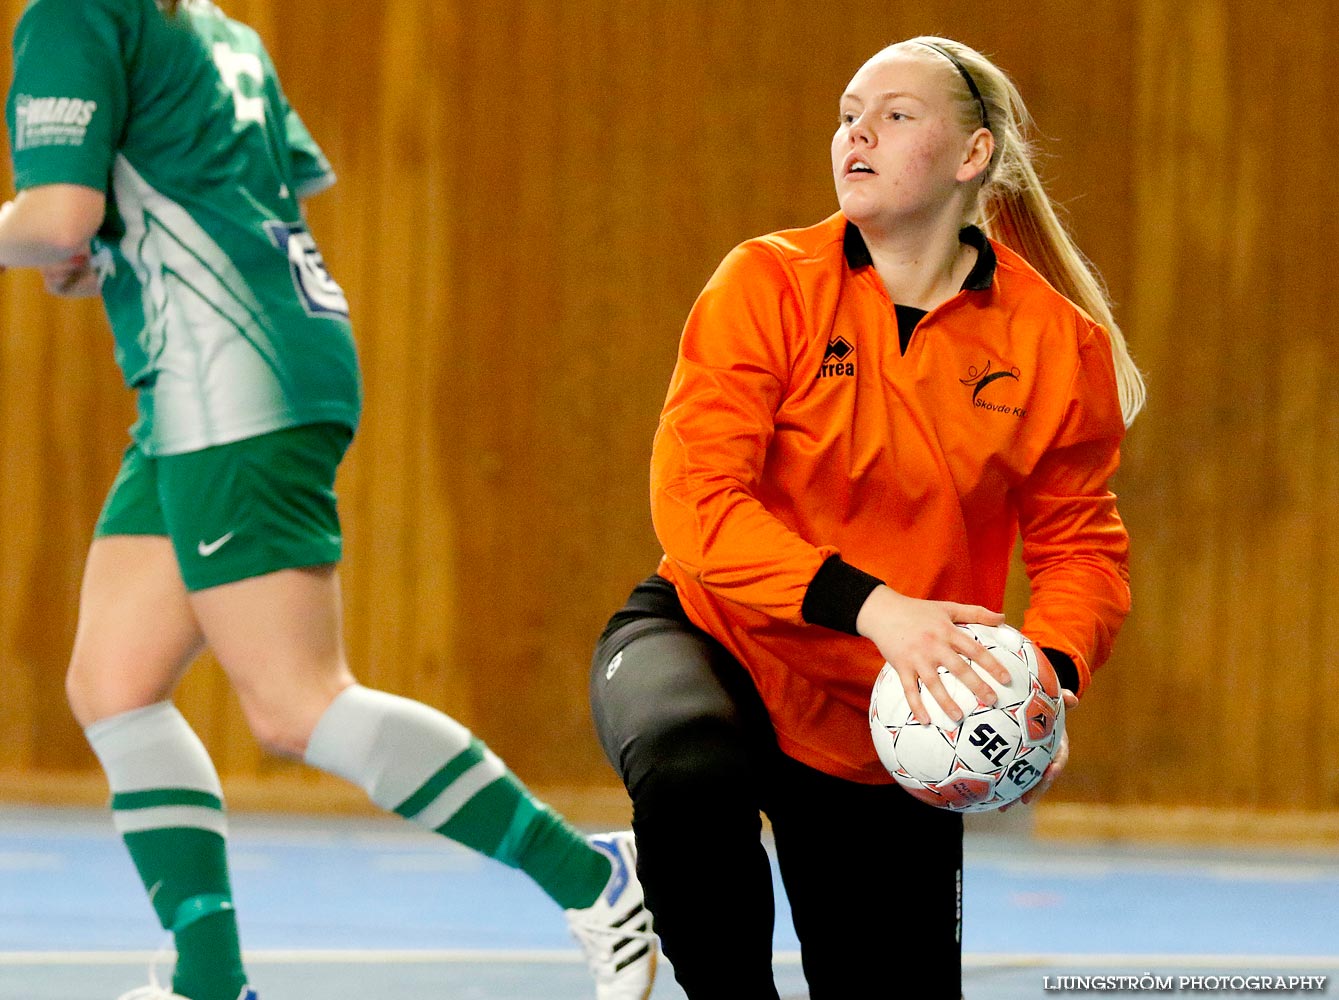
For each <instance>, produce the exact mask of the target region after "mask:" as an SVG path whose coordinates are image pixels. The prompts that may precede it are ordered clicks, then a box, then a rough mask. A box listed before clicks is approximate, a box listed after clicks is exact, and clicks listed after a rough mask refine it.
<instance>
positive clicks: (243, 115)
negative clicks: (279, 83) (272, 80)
mask: <svg viewBox="0 0 1339 1000" xmlns="http://www.w3.org/2000/svg"><path fill="white" fill-rule="evenodd" d="M213 55H214V65H215V66H217V67H218V68H219V75H220V76H222V77H223V82H224V83H225V84H227V87H228V89H229V90H231V91H232V101H233V105H234V107H235V108H236V109H237V120H238V121H239V122H259V123H260V124H261V125H264V124H265V99H264V98H263V97H248V96H247V95H246V94H244V93H242V86H241V83H242V77H244V76H245V77H249V78H250V79H252V80H255V81H256V86H257V87H259V86H260V85H261V84H262V83H264V82H265V68H264V67H263V66H261V64H260V56H257V55H254V54H253V53H250V52H234V51H233V48H232V46H231V45H229V44H228V43H227V42H215V43H214V49H213Z"/></svg>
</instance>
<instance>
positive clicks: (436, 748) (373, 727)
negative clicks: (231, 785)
mask: <svg viewBox="0 0 1339 1000" xmlns="http://www.w3.org/2000/svg"><path fill="white" fill-rule="evenodd" d="M306 760H307V763H308V764H311V765H312V766H314V767H319V768H321V769H322V770H323V771H329V772H330V773H331V774H335V775H338V776H339V777H341V778H345V779H346V780H348V781H352V782H353V783H354V784H356V785H358V786H359V787H361V788H362V789H363V790H364V791H366V792H367V794H368V797H369V798H370V799H371V800H372V801H373V802H375V803H376V804H377V805H379V806H381V807H382V808H383V809H388V810H390V811H391V812H394V813H397V814H398V815H400V816H403V817H404V818H405V819H408V820H410V821H412V822H414V823H416V824H418V825H420V826H424V827H427V828H428V829H430V830H435V831H436V832H438V833H440V834H442V835H443V836H446V837H449V838H451V839H452V840H454V841H456V842H457V843H461V844H464V845H465V846H466V847H470V848H473V849H474V850H476V851H479V852H480V853H481V854H486V855H487V856H488V857H490V858H494V859H496V860H497V861H500V862H502V863H503V864H505V865H508V866H510V867H512V868H519V869H520V870H521V871H523V872H525V873H526V874H527V875H529V876H530V877H531V878H532V879H534V880H535V882H536V884H538V885H539V887H540V888H541V889H543V890H544V891H545V892H546V893H548V895H549V897H550V898H552V899H553V901H554V902H556V903H557V904H558V905H559V906H561V907H563V908H564V909H572V908H580V907H586V906H589V905H590V904H591V903H593V902H594V901H595V900H596V898H598V897H599V895H600V893H601V892H602V891H603V889H604V887H605V884H606V883H607V882H608V880H609V874H610V863H609V859H608V858H607V857H605V855H604V854H602V853H601V852H599V851H597V850H596V849H595V848H593V847H591V846H590V844H589V843H587V841H586V838H585V837H583V836H582V835H581V834H580V833H578V832H577V831H576V830H574V829H573V828H572V827H571V826H569V825H568V823H567V821H566V820H564V819H563V818H562V817H561V816H559V815H558V814H557V813H555V812H554V811H553V810H552V809H550V808H549V807H548V806H546V805H545V804H543V803H542V802H540V801H538V800H537V799H536V798H535V797H534V796H533V795H531V794H530V792H529V790H528V789H526V787H525V786H524V785H522V784H521V782H520V781H519V780H518V779H517V778H516V776H515V775H514V774H512V773H511V772H510V771H509V770H508V769H507V767H506V765H505V764H503V763H502V761H501V760H499V759H498V758H497V756H496V755H495V754H494V753H493V752H492V751H491V750H489V749H488V748H487V747H486V746H484V744H483V743H482V742H480V741H479V740H478V739H477V738H475V737H474V736H473V735H472V734H471V733H470V731H469V730H468V729H466V728H465V727H464V726H462V725H461V724H460V723H458V722H456V721H455V720H454V719H452V718H450V717H448V716H446V715H443V714H442V713H441V712H438V711H437V710H436V709H433V708H429V707H428V706H427V705H424V704H421V703H420V702H416V701H411V700H409V699H408V698H401V697H398V696H397V695H392V694H387V693H385V692H384V691H373V690H371V689H369V688H365V687H362V686H361V685H357V684H355V685H353V686H352V687H350V688H347V689H346V690H345V691H343V692H342V693H341V694H340V695H339V697H338V698H336V699H335V701H334V702H333V703H332V704H331V706H330V707H329V708H328V709H327V710H326V712H325V714H324V715H323V716H321V720H320V721H319V722H318V723H317V724H316V730H315V731H314V732H313V733H312V737H311V740H310V742H309V743H308V745H307V755H306Z"/></svg>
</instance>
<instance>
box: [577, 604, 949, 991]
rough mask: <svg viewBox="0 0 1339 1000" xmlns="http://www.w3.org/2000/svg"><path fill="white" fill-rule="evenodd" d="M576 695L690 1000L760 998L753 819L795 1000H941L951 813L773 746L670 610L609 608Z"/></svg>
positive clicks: (743, 684)
mask: <svg viewBox="0 0 1339 1000" xmlns="http://www.w3.org/2000/svg"><path fill="white" fill-rule="evenodd" d="M591 704H592V709H593V713H594V717H595V723H596V729H597V730H598V732H599V736H600V741H601V743H602V744H603V746H604V751H605V754H606V755H607V756H608V757H609V760H610V762H611V763H612V764H613V765H614V767H615V769H616V770H617V771H618V772H619V774H620V775H621V777H622V778H623V782H624V784H625V785H626V786H627V789H628V792H629V794H630V795H631V797H632V803H633V829H634V831H635V832H636V835H637V847H638V855H639V860H638V870H639V874H640V877H641V880H642V884H643V887H644V888H645V891H646V900H647V905H648V907H649V908H650V910H651V912H652V914H653V916H654V917H655V923H656V930H657V932H658V933H659V934H660V937H661V942H662V944H663V946H664V950H665V954H666V956H667V957H668V958H669V960H670V962H671V963H673V965H674V971H675V975H676V977H677V978H678V980H679V983H680V985H681V986H682V987H683V989H684V991H685V992H686V993H687V994H688V996H689V997H690V998H691V1000H717V998H719V1000H776V998H777V991H776V986H775V983H774V980H773V976H772V933H773V924H774V918H775V910H774V902H773V898H772V880H771V871H770V867H769V864H768V860H767V856H766V852H765V851H764V849H763V846H762V841H761V821H760V819H759V812H760V811H762V812H764V813H766V814H767V816H768V818H769V819H770V821H771V824H772V833H773V836H774V838H775V843H776V852H777V861H778V865H779V867H780V870H781V876H782V880H783V883H784V885H785V889H786V895H787V898H788V899H789V901H790V905H791V911H792V914H793V916H794V920H795V928H796V931H797V933H798V934H799V938H800V946H801V953H802V958H803V964H804V973H805V978H806V979H807V981H808V984H809V990H810V997H811V1000H878V998H894V997H907V998H913V997H914V998H917V1000H937V998H939V997H945V998H957V997H958V996H959V992H960V989H961V981H962V960H961V944H960V927H961V921H960V913H961V878H962V875H961V873H962V818H961V817H960V816H958V815H956V814H953V813H947V812H942V811H940V810H937V809H934V808H932V807H930V806H927V805H923V804H922V803H919V802H917V801H916V800H915V799H913V798H911V796H909V795H907V794H905V793H904V792H902V791H901V790H900V789H899V788H897V787H896V786H893V785H877V786H875V785H862V784H858V783H856V782H851V781H845V780H843V779H840V778H834V777H831V776H830V775H826V774H823V773H821V772H819V771H816V770H814V769H812V768H810V767H807V766H805V765H803V764H801V763H799V762H798V761H795V760H793V759H791V758H789V757H787V756H785V755H784V754H782V753H781V752H780V751H779V750H778V749H777V746H776V740H775V737H774V735H773V732H772V729H771V726H770V723H769V722H768V719H767V714H766V711H765V709H764V708H763V705H762V702H761V700H760V699H759V697H758V694H757V691H756V690H755V688H754V687H753V683H752V680H751V679H750V678H749V676H748V674H747V673H746V672H745V671H744V670H743V668H742V667H741V666H740V665H739V664H738V663H737V662H736V661H735V660H734V659H733V658H732V657H731V656H730V655H729V654H728V653H727V652H726V651H725V650H724V649H723V648H722V647H721V646H720V645H719V644H718V643H716V642H715V641H714V640H712V639H711V638H710V637H709V636H707V635H706V634H705V633H703V632H702V631H701V630H699V629H697V628H695V627H693V626H692V625H690V624H688V623H686V622H684V621H682V620H680V619H678V618H672V617H639V618H633V619H631V620H621V619H620V618H619V617H618V616H616V618H615V625H614V627H612V628H611V630H609V631H607V632H606V634H605V635H604V636H603V637H602V639H601V641H600V643H599V645H598V647H597V648H596V652H595V658H594V662H593V665H592V672H591Z"/></svg>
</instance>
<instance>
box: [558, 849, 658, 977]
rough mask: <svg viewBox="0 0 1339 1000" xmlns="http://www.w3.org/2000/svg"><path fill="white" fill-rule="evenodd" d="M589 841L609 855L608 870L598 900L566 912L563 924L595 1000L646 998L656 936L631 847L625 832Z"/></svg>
mask: <svg viewBox="0 0 1339 1000" xmlns="http://www.w3.org/2000/svg"><path fill="white" fill-rule="evenodd" d="M590 843H591V846H592V847H594V848H596V849H597V850H599V851H602V852H604V853H605V854H607V855H608V856H609V860H610V861H611V862H613V865H614V870H613V872H612V873H611V874H610V876H609V883H608V885H606V886H605V888H604V892H602V893H600V898H599V899H597V900H596V901H595V902H594V903H592V904H591V905H590V906H588V907H586V908H585V909H584V910H567V911H566V915H567V926H568V927H570V928H571V930H572V934H573V935H574V936H575V937H576V939H577V941H578V942H580V944H581V948H582V950H583V951H584V952H585V953H586V962H587V963H588V964H589V965H590V971H591V973H592V974H593V975H594V976H595V997H596V1000H647V997H649V996H650V995H651V986H652V984H653V983H654V982H655V978H656V936H655V932H654V931H653V929H652V927H651V912H650V911H649V910H648V909H647V908H646V905H645V903H644V902H643V900H642V884H641V883H640V882H639V881H637V847H636V843H635V841H634V840H633V837H632V832H631V831H629V830H623V831H620V832H618V833H601V834H597V835H595V836H594V837H591V838H590Z"/></svg>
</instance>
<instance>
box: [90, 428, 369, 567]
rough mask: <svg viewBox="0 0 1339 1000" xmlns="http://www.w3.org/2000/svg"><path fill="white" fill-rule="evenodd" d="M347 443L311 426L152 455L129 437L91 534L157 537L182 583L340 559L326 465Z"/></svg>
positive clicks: (344, 432) (341, 431) (331, 468)
mask: <svg viewBox="0 0 1339 1000" xmlns="http://www.w3.org/2000/svg"><path fill="white" fill-rule="evenodd" d="M352 440H353V432H352V431H351V430H350V429H349V428H348V427H345V426H343V425H341V424H310V425H307V426H303V427H289V428H286V429H284V430H279V431H273V432H271V433H269V434H261V435H258V436H257V437H251V438H246V439H244V440H241V441H235V442H233V443H231V444H223V445H217V446H215V447H213V448H204V449H202V450H200V451H192V452H186V453H185V454H181V455H160V456H158V457H156V458H155V457H151V456H149V455H146V454H145V453H144V452H143V451H142V450H141V449H140V448H139V446H138V445H137V444H132V445H131V446H130V447H129V448H127V449H126V453H125V457H124V458H123V459H122V461H121V469H120V471H119V472H118V473H117V475H116V481H115V482H114V483H113V484H112V488H111V492H110V493H109V494H108V496H107V502H106V503H105V504H104V505H103V508H102V515H101V516H100V517H99V518H98V523H97V527H96V528H95V529H94V532H93V534H94V537H95V538H103V537H106V536H108V535H166V536H167V537H168V538H170V539H171V541H172V547H173V548H174V549H175V550H176V553H177V563H178V564H179V565H180V567H181V576H182V579H183V580H185V582H186V589H187V590H204V589H205V588H206V587H217V586H218V585H220V584H223V583H233V582H235V581H237V580H245V579H247V578H248V577H253V576H260V575H262V574H264V573H273V572H274V571H276V570H281V569H293V568H295V567H298V566H320V565H324V564H326V563H335V562H339V558H340V552H341V549H342V541H343V540H342V537H341V534H340V528H339V512H338V510H337V509H336V504H335V470H336V469H337V468H338V467H339V463H340V460H341V459H342V458H343V457H344V452H345V451H346V450H347V449H348V447H349V443H350V441H352Z"/></svg>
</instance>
